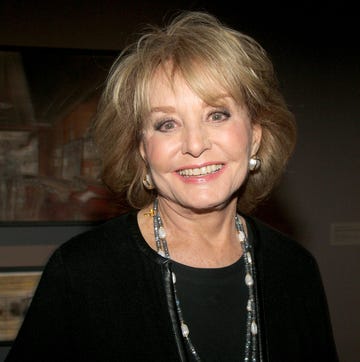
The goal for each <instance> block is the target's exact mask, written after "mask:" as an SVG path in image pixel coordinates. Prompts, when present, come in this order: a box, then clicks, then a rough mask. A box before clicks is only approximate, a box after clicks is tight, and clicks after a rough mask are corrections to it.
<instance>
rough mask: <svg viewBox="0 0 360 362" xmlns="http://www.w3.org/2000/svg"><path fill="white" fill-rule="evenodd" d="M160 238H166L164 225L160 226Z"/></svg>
mask: <svg viewBox="0 0 360 362" xmlns="http://www.w3.org/2000/svg"><path fill="white" fill-rule="evenodd" d="M159 238H160V239H165V238H166V231H165V229H164V227H163V226H160V227H159Z"/></svg>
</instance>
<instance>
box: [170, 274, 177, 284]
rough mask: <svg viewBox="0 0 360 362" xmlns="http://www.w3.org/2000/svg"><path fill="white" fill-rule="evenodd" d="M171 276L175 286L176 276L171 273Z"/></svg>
mask: <svg viewBox="0 0 360 362" xmlns="http://www.w3.org/2000/svg"><path fill="white" fill-rule="evenodd" d="M171 276H172V281H173V283H174V284H175V283H176V275H175V273H171Z"/></svg>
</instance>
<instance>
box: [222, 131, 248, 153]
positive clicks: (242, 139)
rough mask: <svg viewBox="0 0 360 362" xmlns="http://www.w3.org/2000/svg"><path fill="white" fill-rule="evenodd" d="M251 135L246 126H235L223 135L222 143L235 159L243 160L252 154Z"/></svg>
mask: <svg viewBox="0 0 360 362" xmlns="http://www.w3.org/2000/svg"><path fill="white" fill-rule="evenodd" d="M250 136H251V132H249V131H248V130H247V129H246V128H238V127H234V128H233V129H232V130H231V132H227V133H226V134H223V136H222V144H223V145H224V146H225V147H226V150H227V153H228V154H229V156H230V158H232V159H233V160H242V159H243V158H247V157H249V155H250V148H251V143H250Z"/></svg>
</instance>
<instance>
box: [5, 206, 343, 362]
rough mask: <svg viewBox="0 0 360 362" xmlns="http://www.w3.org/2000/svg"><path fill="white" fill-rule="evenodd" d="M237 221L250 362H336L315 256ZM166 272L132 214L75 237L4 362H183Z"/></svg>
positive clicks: (56, 260)
mask: <svg viewBox="0 0 360 362" xmlns="http://www.w3.org/2000/svg"><path fill="white" fill-rule="evenodd" d="M246 221H247V226H248V228H251V231H252V235H253V239H254V240H253V246H254V250H255V263H256V271H257V290H258V303H259V311H260V335H261V357H260V359H259V360H263V361H271V362H297V361H299V362H315V361H317V362H320V361H326V362H336V361H338V358H337V354H336V348H335V344H334V339H333V335H332V329H331V325H330V320H329V313H328V306H327V302H326V297H325V293H324V290H323V286H322V282H321V277H320V274H319V270H318V267H317V264H316V262H315V260H314V258H313V257H312V256H311V255H310V253H309V252H308V251H306V250H305V249H304V248H303V247H302V246H300V245H299V244H297V243H296V242H294V241H292V240H290V239H289V238H287V237H286V236H284V235H282V234H281V233H279V232H277V231H275V230H273V229H271V228H269V227H268V226H266V225H264V224H262V223H261V222H259V221H257V220H255V219H252V218H246ZM169 264H171V261H168V260H166V259H164V258H162V257H161V256H159V255H158V254H157V253H156V252H155V251H154V250H152V249H151V248H150V247H149V246H148V245H147V243H146V242H145V240H144V239H143V237H142V236H141V233H140V230H139V228H138V225H137V221H136V214H135V213H129V214H125V215H123V216H120V217H118V218H115V219H113V220H110V221H108V222H106V223H104V224H102V225H100V226H98V227H96V228H94V229H92V230H90V231H88V232H86V233H83V234H81V235H78V236H76V237H74V238H73V239H72V240H70V241H68V242H66V243H64V244H63V245H62V246H60V247H59V248H58V249H57V250H56V251H55V252H54V253H53V255H52V256H51V258H50V259H49V261H48V263H47V265H46V267H45V269H44V272H43V275H42V278H41V281H40V283H39V286H38V288H37V290H36V294H35V296H34V298H33V302H32V304H31V307H30V308H29V311H28V313H27V315H26V317H25V319H24V322H23V325H22V327H21V329H20V331H19V334H18V336H17V338H16V340H15V342H14V344H13V346H12V348H11V350H10V353H9V355H8V357H7V358H6V360H5V361H6V362H14V361H16V362H27V361H36V362H56V361H61V362H66V361H69V362H70V361H77V362H81V361H84V362H85V361H86V362H90V361H99V362H112V361H158V362H160V361H166V362H172V361H174V362H175V361H186V357H185V352H184V350H185V349H184V345H183V340H182V337H181V335H180V333H179V329H178V326H177V324H176V323H175V321H176V309H175V305H174V299H173V295H172V291H171V283H170V275H171V273H170V268H169ZM224 362H226V361H224Z"/></svg>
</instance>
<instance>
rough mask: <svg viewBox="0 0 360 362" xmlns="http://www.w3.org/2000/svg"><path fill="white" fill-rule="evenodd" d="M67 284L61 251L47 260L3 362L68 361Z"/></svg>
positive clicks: (68, 318)
mask: <svg viewBox="0 0 360 362" xmlns="http://www.w3.org/2000/svg"><path fill="white" fill-rule="evenodd" d="M70 295H71V294H70V283H69V282H68V278H67V274H66V270H65V267H64V265H63V263H62V258H61V253H60V251H59V250H58V251H56V252H55V253H54V254H53V255H52V256H51V258H50V259H49V261H48V263H47V265H46V267H45V269H44V271H43V274H42V277H41V279H40V282H39V285H38V287H37V289H36V292H35V295H34V297H33V299H32V302H31V305H30V307H29V310H28V312H27V313H26V316H25V318H24V321H23V324H22V326H21V328H20V330H19V333H18V335H17V337H16V339H15V341H14V343H13V345H12V347H11V349H10V352H9V354H8V356H7V358H6V359H5V361H6V362H20V361H21V362H27V361H37V362H40V361H53V362H55V361H70V360H71V356H70V355H69V354H70V353H71V352H72V353H74V348H73V347H72V343H71V339H70V335H71V333H70V331H71V314H72V313H71V309H72V307H71V298H70Z"/></svg>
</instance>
